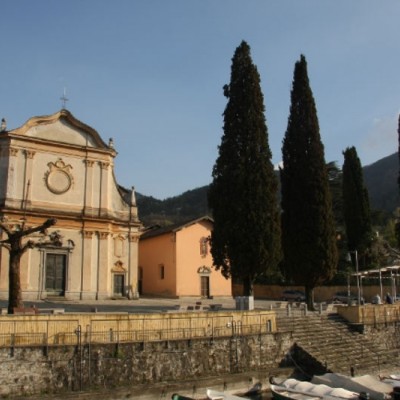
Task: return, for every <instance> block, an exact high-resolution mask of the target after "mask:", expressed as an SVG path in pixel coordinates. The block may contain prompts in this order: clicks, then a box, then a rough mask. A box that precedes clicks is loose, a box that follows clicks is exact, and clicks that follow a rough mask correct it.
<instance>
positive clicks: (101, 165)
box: [99, 161, 110, 169]
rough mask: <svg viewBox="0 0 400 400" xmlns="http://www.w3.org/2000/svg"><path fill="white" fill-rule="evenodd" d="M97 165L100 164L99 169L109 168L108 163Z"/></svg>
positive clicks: (100, 162)
mask: <svg viewBox="0 0 400 400" xmlns="http://www.w3.org/2000/svg"><path fill="white" fill-rule="evenodd" d="M99 164H100V167H101V169H108V167H109V166H110V163H109V162H103V161H99Z"/></svg>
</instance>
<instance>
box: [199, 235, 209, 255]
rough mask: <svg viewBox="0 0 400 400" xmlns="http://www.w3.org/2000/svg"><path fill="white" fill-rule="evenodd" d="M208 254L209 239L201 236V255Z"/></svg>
mask: <svg viewBox="0 0 400 400" xmlns="http://www.w3.org/2000/svg"><path fill="white" fill-rule="evenodd" d="M207 254H208V239H207V238H201V239H200V255H201V256H202V257H205V256H206V255H207Z"/></svg>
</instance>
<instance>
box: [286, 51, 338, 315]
mask: <svg viewBox="0 0 400 400" xmlns="http://www.w3.org/2000/svg"><path fill="white" fill-rule="evenodd" d="M324 158H325V156H324V146H323V144H322V142H321V137H320V133H319V123H318V117H317V111H316V106H315V102H314V98H313V94H312V91H311V88H310V84H309V79H308V74H307V62H306V59H305V57H304V56H303V55H302V56H301V58H300V60H299V61H298V62H296V65H295V69H294V78H293V86H292V91H291V106H290V115H289V119H288V126H287V130H286V133H285V137H284V140H283V146H282V161H283V167H282V168H281V170H280V174H281V194H282V197H281V205H282V246H283V254H284V262H283V263H282V267H283V268H282V269H283V273H284V276H285V277H286V278H287V279H288V280H291V281H293V282H294V283H296V284H298V285H302V286H304V288H305V292H306V300H307V304H308V306H309V307H310V309H312V308H313V289H314V287H315V286H317V285H318V284H321V283H322V282H324V281H325V280H327V279H331V278H332V277H333V275H334V273H335V271H336V267H337V246H336V234H335V224H334V217H333V212H332V200H331V194H330V189H329V181H328V172H327V167H326V164H325V159H324Z"/></svg>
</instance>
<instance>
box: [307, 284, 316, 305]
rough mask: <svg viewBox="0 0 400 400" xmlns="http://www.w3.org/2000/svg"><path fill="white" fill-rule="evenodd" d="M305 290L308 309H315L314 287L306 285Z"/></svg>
mask: <svg viewBox="0 0 400 400" xmlns="http://www.w3.org/2000/svg"><path fill="white" fill-rule="evenodd" d="M305 291H306V304H307V309H308V310H310V311H315V308H314V288H313V287H309V286H306V287H305Z"/></svg>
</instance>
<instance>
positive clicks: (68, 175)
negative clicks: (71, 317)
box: [0, 109, 141, 300]
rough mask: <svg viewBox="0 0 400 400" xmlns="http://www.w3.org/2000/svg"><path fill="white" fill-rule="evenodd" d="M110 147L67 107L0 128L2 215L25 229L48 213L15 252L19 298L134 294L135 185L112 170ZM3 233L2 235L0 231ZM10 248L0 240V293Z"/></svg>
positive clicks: (13, 227) (4, 296)
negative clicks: (28, 244) (44, 229)
mask: <svg viewBox="0 0 400 400" xmlns="http://www.w3.org/2000/svg"><path fill="white" fill-rule="evenodd" d="M116 154H117V153H116V151H115V149H114V146H113V142H112V140H111V139H110V142H109V143H108V144H106V143H105V142H104V141H103V140H102V139H101V137H100V136H99V134H98V133H97V132H96V131H95V130H94V129H93V128H91V127H89V126H88V125H86V124H84V123H82V122H81V121H79V120H77V119H76V118H75V117H74V116H73V115H72V114H71V113H70V112H69V111H67V110H65V109H62V110H61V111H59V112H57V113H55V114H53V115H49V116H42V117H34V118H31V119H29V120H28V121H27V122H26V123H25V124H24V125H23V126H21V127H20V128H17V129H13V130H9V131H8V130H7V129H6V127H5V126H3V127H2V130H1V132H0V218H2V221H3V224H7V226H8V229H10V230H18V229H27V228H29V227H34V226H38V225H41V224H42V223H43V222H44V221H46V220H47V219H49V218H55V219H56V220H57V223H56V224H55V225H54V226H52V227H51V228H50V229H49V232H48V233H49V234H53V235H57V237H58V238H59V240H58V241H57V244H54V242H49V241H47V240H46V238H45V235H44V234H39V233H38V234H34V235H31V236H29V237H27V238H25V239H24V240H25V241H27V240H32V241H33V242H34V243H35V247H34V248H31V249H29V250H27V251H26V252H25V253H24V254H23V256H22V258H21V263H20V264H21V274H20V278H21V288H22V296H23V299H24V300H34V299H45V298H50V297H54V296H58V297H63V298H65V299H92V300H96V299H107V298H112V297H121V296H122V297H128V298H134V297H136V296H137V294H138V287H137V284H138V241H139V240H138V239H139V234H140V229H141V223H140V221H139V219H138V213H137V207H136V200H135V193H134V190H133V188H132V189H131V190H127V189H125V188H123V187H121V186H119V185H118V184H117V182H116V180H115V176H114V158H115V157H116ZM1 239H2V240H4V239H6V234H5V232H2V236H1ZM8 265H9V253H8V249H6V248H5V247H0V298H1V299H7V298H8V281H9V280H8V270H9V268H8Z"/></svg>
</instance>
